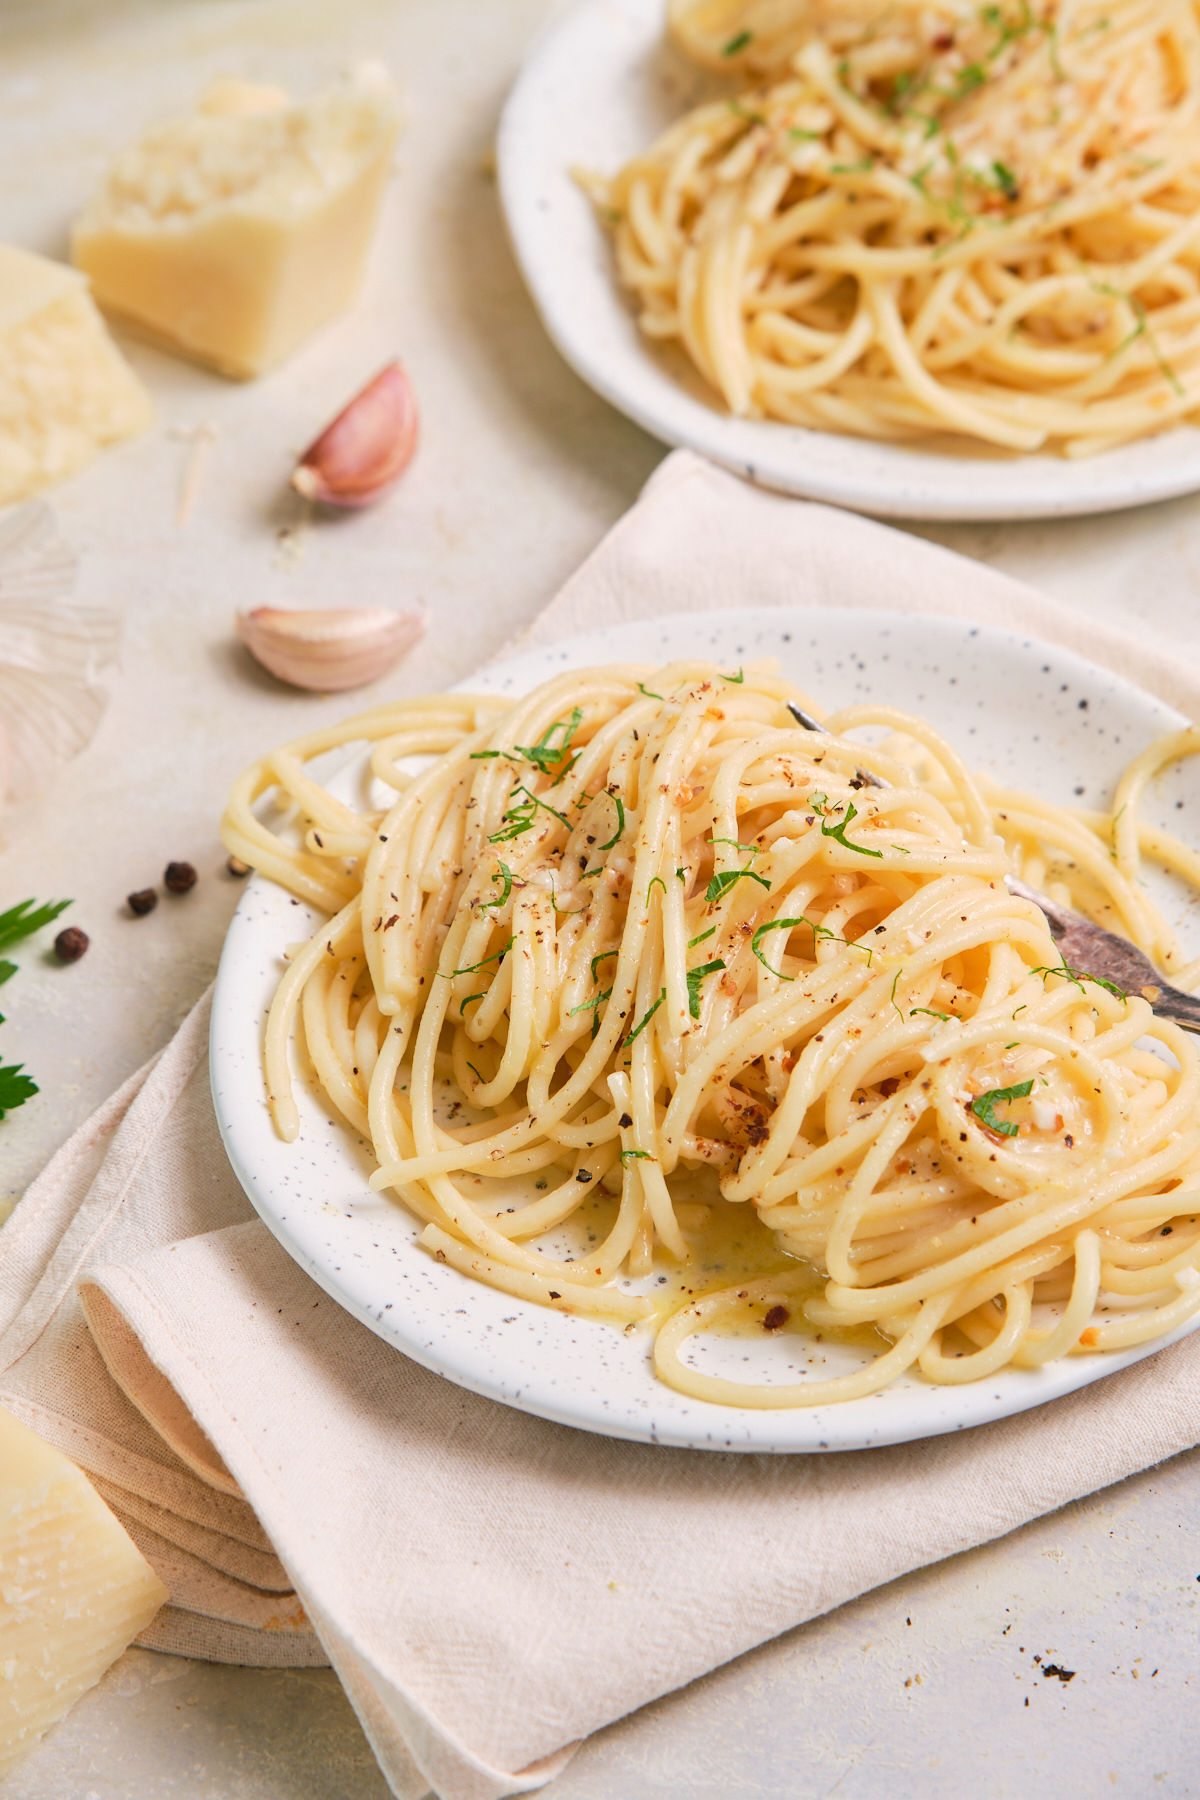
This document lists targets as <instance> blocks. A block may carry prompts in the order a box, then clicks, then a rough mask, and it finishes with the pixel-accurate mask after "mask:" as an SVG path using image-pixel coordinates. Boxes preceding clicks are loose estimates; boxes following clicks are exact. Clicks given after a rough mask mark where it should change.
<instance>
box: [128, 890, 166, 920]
mask: <svg viewBox="0 0 1200 1800" xmlns="http://www.w3.org/2000/svg"><path fill="white" fill-rule="evenodd" d="M125 904H126V905H127V906H128V908H129V910H130V912H131V913H133V915H134V917H135V918H138V919H140V918H142V917H143V916H144V915H145V914H146V913H148V912H153V911H154V909H155V907H156V906H157V905H158V895H157V894H156V893H155V891H154V889H153V888H139V889H138V891H137V893H136V894H126V896H125Z"/></svg>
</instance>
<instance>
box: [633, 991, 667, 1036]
mask: <svg viewBox="0 0 1200 1800" xmlns="http://www.w3.org/2000/svg"><path fill="white" fill-rule="evenodd" d="M666 997H667V990H666V988H664V989H663V990H662V992H661V993H660V994H659V996H658V999H657V1000H656V1001H655V1002H654V1005H653V1006H652V1007H651V1008H650V1009H649V1011H648V1012H645V1013H643V1015H642V1017H641V1018H640V1019H639V1020H638V1023H637V1024H636V1025H635V1026H634V1028H633V1030H632V1031H631V1032H630V1033H629V1036H628V1037H627V1038H626V1039H625V1042H626V1043H627V1044H632V1042H633V1040H634V1038H635V1037H640V1036H641V1034H642V1032H643V1031H645V1029H646V1027H647V1025H648V1024H649V1023H650V1021H651V1019H652V1018H653V1017H654V1015H655V1013H656V1012H657V1011H658V1009H659V1007H660V1006H661V1005H662V1003H663V1001H664V1000H665V999H666Z"/></svg>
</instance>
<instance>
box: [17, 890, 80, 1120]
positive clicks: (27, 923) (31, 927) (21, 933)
mask: <svg viewBox="0 0 1200 1800" xmlns="http://www.w3.org/2000/svg"><path fill="white" fill-rule="evenodd" d="M70 904H71V902H70V901H69V900H51V901H49V902H48V903H47V904H46V905H45V906H37V905H35V904H34V902H33V901H32V900H22V901H20V902H19V903H18V904H17V905H16V906H10V907H9V909H8V911H7V912H5V913H0V950H7V949H9V948H10V947H11V945H13V944H18V943H20V941H21V939H22V938H27V937H32V935H33V933H34V932H35V931H40V930H41V929H42V926H43V925H49V924H50V922H51V920H52V919H57V917H58V915H59V913H62V912H65V911H66V910H67V908H68V906H70ZM36 1091H37V1090H36V1089H35V1090H34V1092H35V1093H36Z"/></svg>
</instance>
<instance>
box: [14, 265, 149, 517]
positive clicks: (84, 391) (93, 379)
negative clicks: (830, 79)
mask: <svg viewBox="0 0 1200 1800" xmlns="http://www.w3.org/2000/svg"><path fill="white" fill-rule="evenodd" d="M152 417H153V412H152V408H151V405H150V401H149V400H148V398H147V397H146V393H145V390H144V389H143V388H142V386H141V383H140V382H139V381H138V379H137V377H136V376H135V375H134V373H133V371H132V369H131V368H130V367H129V365H128V364H127V363H126V362H125V360H124V358H123V357H122V356H121V354H120V352H119V351H118V349H117V347H116V345H115V344H114V343H113V341H112V339H111V338H110V337H109V335H108V332H107V331H106V330H105V326H104V321H103V319H102V318H101V317H100V314H99V313H98V312H97V311H96V308H95V306H94V305H93V304H92V300H91V297H90V295H89V294H88V288H87V282H86V281H85V279H84V278H83V276H82V275H80V274H78V273H77V272H76V270H74V269H69V268H67V267H66V265H65V264H64V263H56V262H51V261H50V260H49V259H48V258H47V257H44V256H34V255H33V254H32V253H31V252H30V251H28V250H17V249H15V248H14V247H13V246H11V245H8V244H0V506H7V505H8V504H9V502H10V501H13V500H24V499H26V498H27V497H28V496H29V495H30V494H34V493H36V492H37V491H38V490H39V489H40V488H44V487H48V486H49V485H50V483H51V482H54V481H61V480H62V479H63V477H64V476H66V475H73V474H74V473H75V471H76V470H77V469H80V468H82V467H83V466H84V464H85V463H88V462H90V461H91V460H92V457H93V456H95V454H96V452H97V451H98V450H99V449H101V448H102V446H103V445H105V444H112V443H116V442H117V441H118V440H119V439H120V438H125V437H130V436H132V434H133V433H134V432H137V431H143V430H145V428H146V426H147V425H149V423H150V421H151V418H152Z"/></svg>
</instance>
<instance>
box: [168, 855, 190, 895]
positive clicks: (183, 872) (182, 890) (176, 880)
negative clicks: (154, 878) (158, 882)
mask: <svg viewBox="0 0 1200 1800" xmlns="http://www.w3.org/2000/svg"><path fill="white" fill-rule="evenodd" d="M195 885H196V871H195V869H193V867H192V865H191V863H185V862H170V863H168V864H167V866H166V868H165V869H164V871H163V886H164V887H165V888H166V890H167V892H168V894H186V893H187V892H188V890H189V889H190V888H194V887H195Z"/></svg>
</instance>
